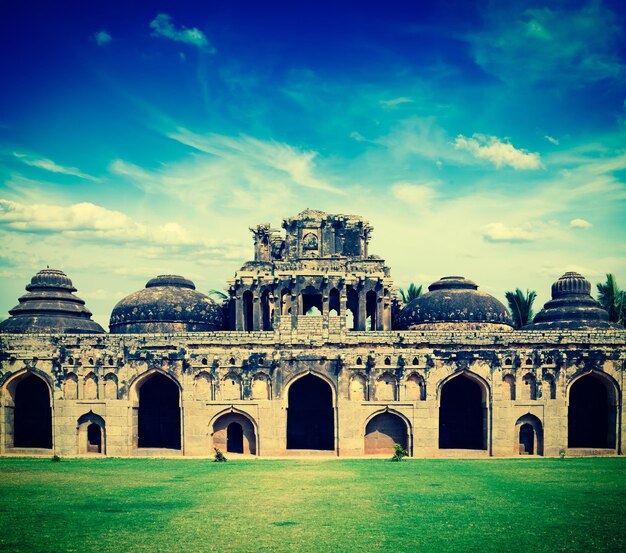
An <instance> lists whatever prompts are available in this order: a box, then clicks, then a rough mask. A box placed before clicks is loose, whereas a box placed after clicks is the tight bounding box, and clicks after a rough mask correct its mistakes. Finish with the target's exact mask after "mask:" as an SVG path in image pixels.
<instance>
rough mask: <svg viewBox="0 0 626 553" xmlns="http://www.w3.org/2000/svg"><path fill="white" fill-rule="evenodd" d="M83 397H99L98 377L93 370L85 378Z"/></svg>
mask: <svg viewBox="0 0 626 553" xmlns="http://www.w3.org/2000/svg"><path fill="white" fill-rule="evenodd" d="M83 399H98V379H97V378H96V375H95V374H94V373H92V372H91V373H89V374H88V375H87V376H85V378H84V379H83Z"/></svg>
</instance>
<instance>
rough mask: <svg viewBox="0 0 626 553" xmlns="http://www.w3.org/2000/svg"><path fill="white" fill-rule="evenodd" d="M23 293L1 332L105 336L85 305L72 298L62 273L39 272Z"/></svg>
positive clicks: (1, 325)
mask: <svg viewBox="0 0 626 553" xmlns="http://www.w3.org/2000/svg"><path fill="white" fill-rule="evenodd" d="M26 290H27V291H28V293H27V294H24V295H23V296H22V297H21V298H19V300H18V301H19V304H18V305H17V306H15V307H14V308H13V309H11V310H10V311H9V313H10V315H11V317H9V318H8V319H7V320H5V321H3V322H2V323H0V332H11V333H35V332H44V333H48V332H50V333H58V332H65V333H85V332H94V333H102V332H104V329H103V328H102V327H101V326H100V325H99V324H98V323H96V322H95V321H92V320H91V311H89V309H87V308H86V307H85V302H84V301H83V300H81V299H80V298H79V297H77V296H75V295H74V292H76V288H74V285H73V284H72V281H71V280H70V279H69V278H68V276H67V275H66V274H65V273H64V272H63V271H59V270H57V269H49V268H48V269H43V270H41V271H39V272H38V273H37V274H36V275H35V276H34V277H33V278H32V279H31V281H30V284H28V285H26Z"/></svg>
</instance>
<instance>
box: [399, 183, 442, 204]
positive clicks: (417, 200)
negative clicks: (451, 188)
mask: <svg viewBox="0 0 626 553" xmlns="http://www.w3.org/2000/svg"><path fill="white" fill-rule="evenodd" d="M391 193H392V194H393V196H394V198H396V199H398V200H400V201H401V202H403V203H406V204H410V205H412V206H415V207H426V206H427V205H428V204H430V202H431V201H432V200H433V198H434V197H435V195H436V192H435V188H434V185H433V183H425V184H417V183H410V182H399V183H396V184H394V185H393V186H392V187H391Z"/></svg>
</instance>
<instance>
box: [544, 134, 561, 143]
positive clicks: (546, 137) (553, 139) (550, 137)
mask: <svg viewBox="0 0 626 553" xmlns="http://www.w3.org/2000/svg"><path fill="white" fill-rule="evenodd" d="M544 138H545V139H546V140H547V141H548V142H550V144H554V145H555V146H558V145H559V141H558V140H557V139H556V138H554V137H553V136H550V135H547V134H546V135H545V136H544Z"/></svg>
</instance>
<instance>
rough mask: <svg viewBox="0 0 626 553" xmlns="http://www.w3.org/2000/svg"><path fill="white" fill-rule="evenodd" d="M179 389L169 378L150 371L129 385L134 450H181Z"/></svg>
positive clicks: (174, 381) (163, 374)
mask: <svg viewBox="0 0 626 553" xmlns="http://www.w3.org/2000/svg"><path fill="white" fill-rule="evenodd" d="M181 392H182V388H181V385H180V383H179V382H178V380H176V378H174V377H173V376H172V375H170V374H168V373H166V372H164V371H162V370H159V369H151V370H149V371H147V372H145V373H143V374H140V375H138V376H137V377H136V378H135V379H134V380H133V381H132V382H131V384H130V398H131V401H132V402H133V426H132V429H133V436H132V437H133V445H134V447H136V448H163V449H181V448H182V434H183V433H182V417H181V409H182V404H181V401H182V394H181Z"/></svg>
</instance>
